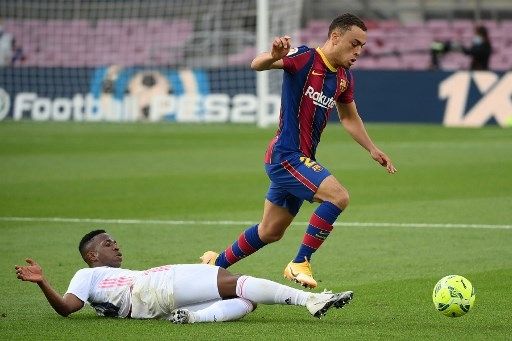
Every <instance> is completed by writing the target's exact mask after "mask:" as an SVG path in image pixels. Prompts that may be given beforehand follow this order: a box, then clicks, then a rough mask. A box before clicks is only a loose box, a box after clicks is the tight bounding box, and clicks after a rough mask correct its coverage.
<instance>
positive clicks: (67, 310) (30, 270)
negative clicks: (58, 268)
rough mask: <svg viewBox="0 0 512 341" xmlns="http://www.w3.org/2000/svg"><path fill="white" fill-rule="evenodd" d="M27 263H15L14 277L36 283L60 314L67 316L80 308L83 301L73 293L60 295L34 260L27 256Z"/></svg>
mask: <svg viewBox="0 0 512 341" xmlns="http://www.w3.org/2000/svg"><path fill="white" fill-rule="evenodd" d="M26 262H27V263H28V264H29V265H26V266H19V265H16V266H15V267H14V268H15V269H16V277H17V278H18V279H20V280H22V281H28V282H33V283H37V285H38V286H39V288H40V289H41V291H42V292H43V294H44V296H46V299H47V300H48V303H50V305H51V306H52V308H53V309H54V310H55V311H56V312H57V313H58V314H59V315H61V316H68V315H69V314H71V313H74V312H75V311H78V310H80V309H82V307H83V306H84V302H82V300H80V299H79V298H78V297H76V296H75V295H73V294H69V293H68V294H65V295H64V296H61V295H60V294H59V293H58V292H57V291H55V289H53V287H52V286H51V285H50V283H49V282H48V281H47V280H46V278H45V277H44V275H43V269H42V268H41V267H40V266H39V264H37V263H36V262H35V261H34V260H32V259H30V258H27V259H26Z"/></svg>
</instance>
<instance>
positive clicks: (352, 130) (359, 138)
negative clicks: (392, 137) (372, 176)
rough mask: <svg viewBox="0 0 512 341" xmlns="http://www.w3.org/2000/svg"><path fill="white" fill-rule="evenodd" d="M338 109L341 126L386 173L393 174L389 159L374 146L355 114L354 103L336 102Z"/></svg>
mask: <svg viewBox="0 0 512 341" xmlns="http://www.w3.org/2000/svg"><path fill="white" fill-rule="evenodd" d="M336 107H337V109H338V115H339V118H340V121H341V124H342V125H343V127H344V128H345V130H347V131H348V133H349V134H350V135H351V136H352V138H353V139H354V140H355V141H356V142H357V143H359V144H360V145H361V146H362V147H363V148H365V149H366V150H367V151H369V152H370V155H371V157H372V158H373V159H374V160H375V161H377V162H378V163H380V165H381V166H382V167H385V168H386V170H387V171H388V173H390V174H393V173H395V172H396V168H395V166H393V163H392V162H391V159H390V158H389V157H388V156H387V155H386V154H385V153H384V152H383V151H381V150H380V149H379V148H377V146H375V144H374V143H373V141H372V139H371V138H370V136H369V135H368V132H367V131H366V128H365V127H364V123H363V120H361V117H360V116H359V113H358V112H357V107H356V103H355V102H354V101H352V102H350V103H342V102H336Z"/></svg>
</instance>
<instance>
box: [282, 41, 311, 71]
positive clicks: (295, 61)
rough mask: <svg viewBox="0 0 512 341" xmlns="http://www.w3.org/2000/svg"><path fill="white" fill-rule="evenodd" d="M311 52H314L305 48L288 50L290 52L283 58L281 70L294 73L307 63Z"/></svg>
mask: <svg viewBox="0 0 512 341" xmlns="http://www.w3.org/2000/svg"><path fill="white" fill-rule="evenodd" d="M312 51H314V50H312V49H310V48H309V47H307V46H299V47H296V48H293V49H290V52H288V54H287V55H286V56H284V57H283V69H284V70H285V71H288V72H290V73H296V72H297V71H299V70H300V69H302V68H303V67H304V66H305V65H306V63H307V62H308V61H309V59H310V58H311V53H313V52H312Z"/></svg>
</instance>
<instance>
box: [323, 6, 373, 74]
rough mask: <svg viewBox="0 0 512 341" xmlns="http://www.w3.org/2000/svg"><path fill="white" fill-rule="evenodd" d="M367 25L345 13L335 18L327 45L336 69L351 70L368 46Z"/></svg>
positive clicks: (330, 28)
mask: <svg viewBox="0 0 512 341" xmlns="http://www.w3.org/2000/svg"><path fill="white" fill-rule="evenodd" d="M366 31H367V28H366V25H365V24H364V22H363V21H362V20H361V19H360V18H358V17H357V16H355V15H353V14H350V13H345V14H342V15H340V16H339V17H337V18H335V19H334V20H333V21H332V22H331V25H330V26H329V32H328V40H327V42H326V45H328V48H329V49H331V51H332V52H333V53H331V54H330V55H331V60H330V62H332V63H333V64H334V65H333V66H334V67H336V68H339V67H344V68H350V67H351V66H352V65H353V64H354V63H355V61H356V59H357V58H358V57H359V55H360V54H361V50H362V48H363V46H364V45H365V44H366Z"/></svg>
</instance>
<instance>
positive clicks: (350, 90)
mask: <svg viewBox="0 0 512 341" xmlns="http://www.w3.org/2000/svg"><path fill="white" fill-rule="evenodd" d="M345 72H346V74H347V83H348V84H347V85H346V86H347V89H346V90H345V91H343V92H342V93H341V94H340V95H339V96H338V98H337V99H336V101H338V102H340V103H345V104H348V103H350V102H352V101H353V100H354V76H352V72H350V71H349V70H347V69H345Z"/></svg>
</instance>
